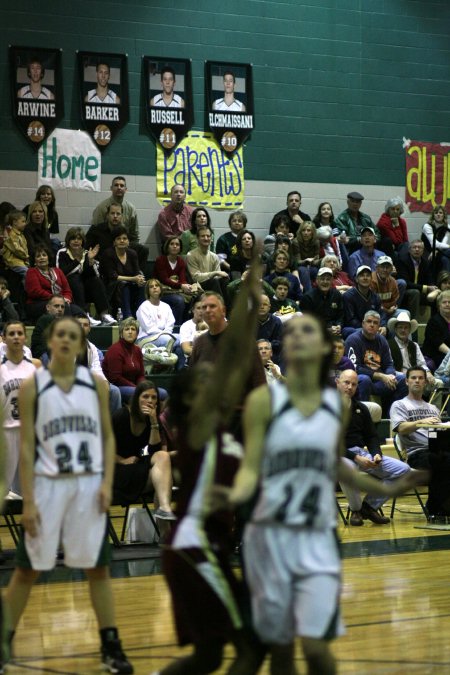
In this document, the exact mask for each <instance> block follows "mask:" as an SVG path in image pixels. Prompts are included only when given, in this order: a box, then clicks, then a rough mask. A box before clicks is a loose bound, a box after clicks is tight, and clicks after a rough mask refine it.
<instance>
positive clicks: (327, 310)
mask: <svg viewBox="0 0 450 675" xmlns="http://www.w3.org/2000/svg"><path fill="white" fill-rule="evenodd" d="M332 279H333V271H332V270H331V269H330V268H329V267H321V268H320V270H319V271H318V272H317V279H316V283H317V286H316V287H315V288H313V289H312V290H310V291H308V292H307V293H304V294H303V295H302V298H301V300H300V309H301V311H302V312H306V313H308V314H315V315H316V316H320V317H321V319H322V320H323V321H324V323H325V325H326V326H327V328H328V330H329V331H330V333H332V334H333V335H340V334H341V330H342V323H343V320H344V302H343V300H342V295H341V294H340V293H339V291H337V290H336V289H335V288H333V286H332Z"/></svg>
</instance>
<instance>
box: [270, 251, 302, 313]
mask: <svg viewBox="0 0 450 675" xmlns="http://www.w3.org/2000/svg"><path fill="white" fill-rule="evenodd" d="M276 277H285V278H286V279H287V280H288V281H289V295H288V297H289V298H291V300H295V301H296V302H298V301H299V300H300V298H301V297H302V290H301V287H300V281H299V278H298V276H296V275H295V274H293V273H292V272H291V271H290V269H289V255H288V254H287V253H285V252H284V251H277V252H275V253H274V257H273V271H272V272H271V273H270V274H267V275H266V276H265V277H264V281H267V283H268V284H271V285H272V282H273V280H274V279H275V278H276Z"/></svg>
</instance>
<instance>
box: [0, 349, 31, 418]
mask: <svg viewBox="0 0 450 675" xmlns="http://www.w3.org/2000/svg"><path fill="white" fill-rule="evenodd" d="M35 371H36V368H35V367H34V365H33V364H32V363H31V361H30V360H29V359H27V358H25V357H24V358H23V359H22V361H21V362H20V363H13V362H12V361H8V359H7V358H6V356H4V357H3V359H2V361H1V365H0V402H1V408H2V411H3V426H4V427H5V429H11V428H14V427H20V417H19V389H20V385H21V384H22V382H23V381H24V380H26V379H27V378H28V377H30V376H31V375H33V373H34V372H35Z"/></svg>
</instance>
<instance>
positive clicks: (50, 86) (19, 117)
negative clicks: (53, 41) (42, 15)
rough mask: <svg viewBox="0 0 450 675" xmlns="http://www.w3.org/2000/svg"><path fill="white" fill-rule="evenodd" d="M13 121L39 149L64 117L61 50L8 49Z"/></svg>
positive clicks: (37, 48) (40, 48) (42, 48)
mask: <svg viewBox="0 0 450 675" xmlns="http://www.w3.org/2000/svg"><path fill="white" fill-rule="evenodd" d="M9 64H10V87H11V102H12V114H13V118H14V120H15V122H16V124H17V125H18V127H19V129H20V130H21V131H22V133H23V134H24V136H25V137H26V138H27V139H28V141H29V142H30V143H31V145H32V146H33V147H35V148H36V149H37V148H38V147H39V146H40V144H41V143H42V141H43V140H44V139H45V138H47V136H48V135H49V134H51V132H52V131H53V129H55V127H56V126H57V125H58V123H59V122H60V120H61V119H62V118H63V116H64V96H63V86H62V66H61V49H46V48H44V47H36V48H35V47H15V46H10V47H9Z"/></svg>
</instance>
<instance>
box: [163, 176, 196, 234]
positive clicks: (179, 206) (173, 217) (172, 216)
mask: <svg viewBox="0 0 450 675" xmlns="http://www.w3.org/2000/svg"><path fill="white" fill-rule="evenodd" d="M191 214H192V208H191V207H190V206H188V205H187V204H186V190H185V189H184V187H183V186H182V185H176V184H175V185H174V186H173V187H172V189H171V191H170V204H168V205H167V206H166V207H165V208H163V209H162V210H161V211H160V212H159V215H158V221H157V225H158V230H159V234H160V237H161V242H162V243H164V242H165V240H166V239H168V238H169V237H173V236H174V235H177V236H178V237H179V236H181V234H182V233H183V232H184V231H185V230H189V229H190V228H191Z"/></svg>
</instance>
